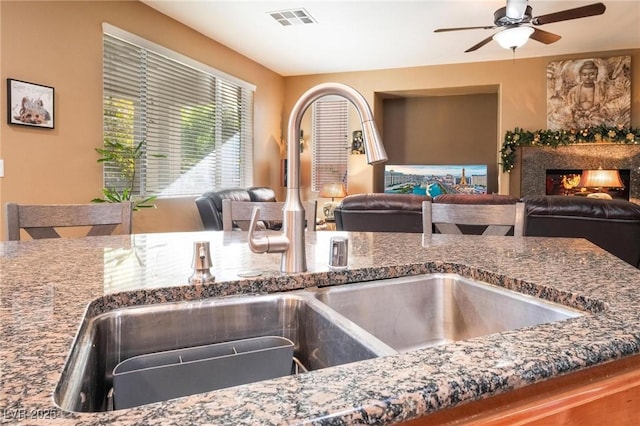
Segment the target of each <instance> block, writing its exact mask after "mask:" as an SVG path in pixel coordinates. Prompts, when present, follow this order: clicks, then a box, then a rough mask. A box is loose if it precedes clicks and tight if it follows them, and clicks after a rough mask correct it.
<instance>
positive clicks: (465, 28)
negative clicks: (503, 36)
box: [433, 25, 496, 33]
mask: <svg viewBox="0 0 640 426" xmlns="http://www.w3.org/2000/svg"><path fill="white" fill-rule="evenodd" d="M494 28H496V27H495V26H493V25H492V26H490V27H458V28H438V29H436V30H433V32H434V33H444V32H447V31H461V30H492V29H494Z"/></svg>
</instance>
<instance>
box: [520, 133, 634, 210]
mask: <svg viewBox="0 0 640 426" xmlns="http://www.w3.org/2000/svg"><path fill="white" fill-rule="evenodd" d="M519 156H520V158H521V161H522V163H521V167H522V169H521V170H522V173H521V175H522V178H521V182H520V194H521V196H522V197H526V196H536V195H545V192H546V188H545V181H546V171H547V169H561V170H564V169H566V170H571V169H583V170H585V169H597V168H598V167H602V168H603V169H629V170H630V179H629V180H630V188H629V200H630V201H632V202H634V203H636V204H640V145H636V144H634V145H630V144H614V143H585V144H575V145H567V146H560V147H557V148H552V147H534V146H525V147H521V149H520V152H519Z"/></svg>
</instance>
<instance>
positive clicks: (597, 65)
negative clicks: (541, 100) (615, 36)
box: [547, 56, 631, 130]
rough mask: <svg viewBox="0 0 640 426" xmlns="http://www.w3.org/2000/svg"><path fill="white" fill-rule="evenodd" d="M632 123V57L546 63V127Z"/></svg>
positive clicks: (612, 125) (566, 127) (555, 128)
mask: <svg viewBox="0 0 640 426" xmlns="http://www.w3.org/2000/svg"><path fill="white" fill-rule="evenodd" d="M598 126H606V127H625V128H626V127H630V126H631V56H615V57H610V58H584V59H571V60H564V61H554V62H549V63H548V64H547V128H548V129H549V130H562V129H588V128H594V127H598Z"/></svg>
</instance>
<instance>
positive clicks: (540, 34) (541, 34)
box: [529, 28, 562, 44]
mask: <svg viewBox="0 0 640 426" xmlns="http://www.w3.org/2000/svg"><path fill="white" fill-rule="evenodd" d="M529 38H530V39H533V40H535V41H539V42H540V43H544V44H551V43H555V42H556V41H558V40H560V39H561V38H562V37H560V36H559V35H558V34H554V33H550V32H549V31H543V30H540V29H538V28H534V29H533V34H531V35H530V36H529Z"/></svg>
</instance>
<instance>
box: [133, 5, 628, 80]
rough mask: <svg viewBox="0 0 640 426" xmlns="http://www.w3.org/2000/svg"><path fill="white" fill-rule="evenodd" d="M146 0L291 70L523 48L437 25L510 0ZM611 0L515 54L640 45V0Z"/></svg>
mask: <svg viewBox="0 0 640 426" xmlns="http://www.w3.org/2000/svg"><path fill="white" fill-rule="evenodd" d="M142 1H143V2H144V3H146V4H147V5H149V6H151V7H153V8H154V9H157V10H158V11H160V12H162V13H164V14H166V15H168V16H170V17H172V18H174V19H176V20H177V21H180V22H182V23H184V24H185V25H188V26H189V27H192V28H194V29H195V30H197V31H199V32H201V33H202V34H204V35H206V36H208V37H210V38H212V39H214V40H216V41H218V42H220V43H222V44H224V45H226V46H228V47H230V48H231V49H233V50H235V51H237V52H239V53H241V54H243V55H245V56H247V57H249V58H251V59H253V60H254V61H256V62H259V63H260V64H262V65H264V66H265V67H267V68H269V69H271V70H273V71H275V72H277V73H279V74H281V75H283V76H293V75H306V74H320V73H331V72H343V71H362V70H373V69H386V68H404V67H414V66H423V65H437V64H453V63H464V62H479V61H493V60H505V59H511V58H513V57H514V55H513V53H512V52H511V51H510V50H505V49H502V48H501V47H499V46H498V44H497V43H496V42H495V41H492V42H491V43H489V44H487V45H485V46H484V47H482V48H480V49H479V50H477V51H475V52H470V53H464V51H465V50H466V49H468V48H469V47H471V46H473V45H474V44H476V43H477V42H479V41H481V40H482V39H484V38H486V37H488V36H490V35H491V34H492V33H494V32H495V30H484V29H476V30H466V31H455V32H446V33H434V32H433V30H434V29H436V28H443V27H467V26H485V25H486V26H490V25H493V13H494V11H495V10H496V9H498V8H500V7H502V6H504V5H505V0H498V1H480V0H449V1H432V0H421V1H420V0H414V1H399V0H378V1H358V0H350V1H332V0H324V1H317V0H316V1H309V0H299V1H295V0H288V1H266V0H265V1H259V0H254V1H244V0H196V1H191V0H182V1H181V0H142ZM595 2H596V1H549V0H530V1H529V5H530V6H531V7H532V8H533V16H534V17H535V16H540V15H544V14H547V13H552V12H557V11H560V10H565V9H570V8H574V7H579V6H584V5H587V4H592V3H595ZM603 3H604V4H605V5H606V7H607V10H606V12H605V13H604V14H603V15H600V16H592V17H588V18H582V19H576V20H572V21H563V22H557V23H552V24H547V25H542V26H539V28H540V29H544V30H545V31H549V32H553V33H556V34H558V35H561V36H562V38H561V39H560V40H559V41H558V42H556V43H553V44H550V45H544V44H542V43H538V42H536V41H534V40H529V41H528V42H527V44H525V45H524V46H523V47H521V48H519V49H517V50H516V52H515V58H516V59H517V58H529V57H541V56H553V55H565V54H572V53H581V52H597V51H605V50H616V49H629V48H640V1H632V0H603ZM299 8H303V9H305V10H306V11H307V12H308V13H309V14H310V15H311V16H313V18H315V19H316V21H317V23H316V24H309V25H294V26H288V27H284V26H282V25H280V24H279V23H278V22H276V21H275V20H274V19H273V18H272V17H271V16H270V15H269V13H268V12H273V11H280V10H286V9H299Z"/></svg>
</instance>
